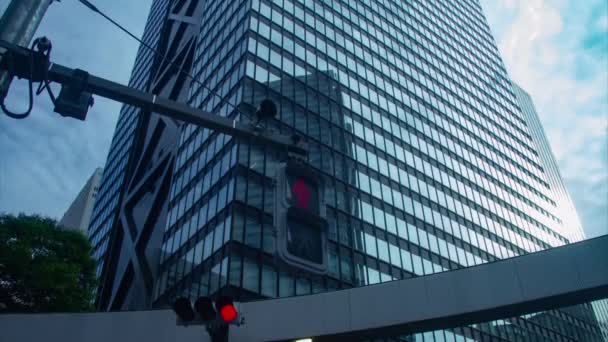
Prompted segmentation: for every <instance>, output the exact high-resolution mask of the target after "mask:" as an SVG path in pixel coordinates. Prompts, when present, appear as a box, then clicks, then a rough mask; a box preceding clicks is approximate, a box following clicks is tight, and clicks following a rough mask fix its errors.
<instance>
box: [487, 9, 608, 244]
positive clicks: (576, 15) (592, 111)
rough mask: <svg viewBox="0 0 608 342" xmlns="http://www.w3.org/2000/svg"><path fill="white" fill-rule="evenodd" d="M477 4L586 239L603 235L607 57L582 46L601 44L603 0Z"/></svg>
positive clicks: (607, 224)
mask: <svg viewBox="0 0 608 342" xmlns="http://www.w3.org/2000/svg"><path fill="white" fill-rule="evenodd" d="M482 5H483V7H484V10H485V11H486V14H487V17H488V21H489V24H490V27H491V28H492V31H493V34H494V35H495V38H496V41H497V43H498V46H499V50H500V51H501V53H502V56H503V59H504V62H505V65H506V66H507V69H508V70H509V73H510V76H511V77H512V79H513V80H514V81H515V82H516V83H518V84H519V85H521V86H522V87H523V88H524V89H526V90H527V91H528V92H529V93H530V95H531V96H532V98H533V100H534V103H535V106H536V109H537V111H538V113H539V116H540V117H541V121H542V122H543V126H544V127H545V131H546V133H547V136H548V138H549V142H550V144H551V147H552V149H553V151H554V153H555V155H556V158H557V159H558V163H559V166H560V169H561V172H562V175H563V177H564V179H565V180H566V182H567V186H568V188H569V189H570V191H571V193H572V195H573V198H574V201H575V204H576V206H577V208H578V210H579V214H581V215H580V216H582V220H583V226H584V227H585V229H586V232H587V235H588V236H596V235H601V234H606V233H608V221H606V220H605V217H606V216H605V215H603V214H601V213H602V212H606V211H608V192H606V189H607V187H606V183H607V182H608V176H607V174H608V161H607V159H606V158H605V153H606V145H607V144H608V70H607V68H606V65H608V51H605V50H606V49H605V48H604V49H601V48H600V49H597V48H595V47H593V46H587V45H586V44H589V41H590V39H591V38H590V37H595V36H599V37H605V35H606V33H607V32H606V24H605V22H606V20H608V8H607V7H606V6H605V4H604V3H603V0H598V1H595V0H594V1H582V2H581V1H550V0H527V1H524V0H520V1H504V0H503V1H493V0H483V1H482ZM598 14H599V16H598ZM505 17H507V18H510V19H511V20H508V21H507V20H505V19H504V18H505ZM596 17H597V18H598V19H594V18H596ZM590 22H591V23H596V24H595V25H589V23H590ZM604 39H605V38H604ZM600 214H601V215H600Z"/></svg>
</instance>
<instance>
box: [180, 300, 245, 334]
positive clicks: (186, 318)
mask: <svg viewBox="0 0 608 342" xmlns="http://www.w3.org/2000/svg"><path fill="white" fill-rule="evenodd" d="M173 311H174V312H175V314H176V315H177V324H178V325H206V326H207V327H211V326H213V327H225V326H227V325H228V324H239V321H238V318H239V313H238V311H237V309H236V307H235V306H234V302H233V301H232V298H230V297H227V296H220V297H218V299H217V300H216V302H215V305H214V303H213V301H212V300H211V298H209V297H200V298H198V299H197V300H196V301H195V302H194V306H193V305H192V303H191V302H190V299H188V298H184V297H180V298H177V299H176V300H175V302H173Z"/></svg>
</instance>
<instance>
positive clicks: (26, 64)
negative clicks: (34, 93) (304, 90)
mask: <svg viewBox="0 0 608 342" xmlns="http://www.w3.org/2000/svg"><path fill="white" fill-rule="evenodd" d="M0 48H4V49H6V52H5V53H4V55H3V57H2V63H0V71H8V72H9V73H10V74H11V75H12V76H17V77H20V78H25V79H29V80H31V81H32V82H47V81H48V82H56V83H59V84H61V85H62V86H64V87H69V93H71V94H73V93H76V94H77V96H76V97H77V98H78V94H84V93H90V94H96V95H99V96H102V97H105V98H108V99H111V100H115V101H118V102H122V103H124V104H128V105H131V106H136V107H140V108H142V109H143V112H144V113H146V112H147V113H152V112H154V113H157V114H161V115H165V116H168V117H170V118H172V119H175V120H179V121H182V122H186V123H191V124H194V125H198V126H202V127H206V128H209V129H212V130H215V131H218V132H222V133H225V134H228V135H232V136H234V137H239V138H246V139H252V140H253V141H256V142H260V143H264V144H270V145H273V146H275V147H279V148H283V149H284V150H286V151H287V152H289V153H294V154H297V155H303V156H306V155H307V150H306V148H305V147H304V146H302V144H299V143H298V141H299V139H298V138H297V137H296V136H288V135H282V134H278V133H276V132H268V131H265V130H263V129H260V128H258V126H255V125H253V124H250V123H243V122H239V121H236V120H234V119H230V118H227V117H222V116H219V115H216V114H212V113H209V112H205V111H203V110H200V109H197V108H192V107H190V106H188V105H186V104H183V103H178V102H175V101H172V100H169V99H166V98H163V97H160V96H157V95H154V94H150V93H147V92H143V91H140V90H137V89H135V88H131V87H128V86H125V85H122V84H119V83H116V82H112V81H109V80H106V79H103V78H100V77H97V76H94V75H90V74H89V73H87V72H86V71H83V70H80V69H71V68H68V67H65V66H62V65H59V64H54V63H51V62H50V60H49V58H48V55H45V54H44V53H42V52H38V51H34V50H32V49H27V48H23V47H21V46H18V45H16V44H12V43H10V42H7V41H1V40H0ZM62 92H63V90H62ZM60 97H61V94H60ZM76 101H78V100H76ZM86 106H87V107H88V103H87V104H86ZM55 111H57V112H59V113H60V114H62V115H64V116H70V117H75V118H78V119H80V120H84V119H85V116H86V111H85V113H84V114H83V113H79V114H73V113H70V112H65V111H59V110H58V108H57V102H56V107H55Z"/></svg>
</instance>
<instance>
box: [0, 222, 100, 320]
mask: <svg viewBox="0 0 608 342" xmlns="http://www.w3.org/2000/svg"><path fill="white" fill-rule="evenodd" d="M90 252H91V245H90V243H89V241H88V239H87V238H86V237H85V236H84V235H83V234H82V233H81V232H79V231H71V230H64V229H61V228H60V227H58V226H57V222H56V221H54V220H52V219H49V218H42V217H40V216H36V215H33V216H28V215H23V214H21V215H19V216H17V217H16V216H14V215H0V311H4V312H78V311H89V310H91V309H92V302H93V298H94V291H95V287H96V286H97V280H96V278H95V261H94V260H93V259H92V257H91V254H90Z"/></svg>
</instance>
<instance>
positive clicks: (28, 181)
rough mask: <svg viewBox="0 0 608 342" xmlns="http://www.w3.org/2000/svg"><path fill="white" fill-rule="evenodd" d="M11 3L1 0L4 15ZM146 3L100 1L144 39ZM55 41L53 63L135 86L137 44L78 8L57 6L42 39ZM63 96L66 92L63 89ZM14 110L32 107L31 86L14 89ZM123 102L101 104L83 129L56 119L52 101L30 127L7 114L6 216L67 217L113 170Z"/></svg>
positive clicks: (41, 102) (1, 178)
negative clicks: (109, 166)
mask: <svg viewBox="0 0 608 342" xmlns="http://www.w3.org/2000/svg"><path fill="white" fill-rule="evenodd" d="M8 3H9V1H8V0H0V10H1V11H4V9H5V8H6V6H7V5H8ZM150 3H151V1H150V0H146V1H118V0H112V1H103V2H102V1H98V2H97V3H96V5H97V6H98V7H99V8H100V9H102V10H104V11H105V12H106V13H107V14H109V15H110V16H111V17H112V18H114V19H115V20H117V21H118V22H120V23H123V24H124V26H126V27H127V28H129V29H130V30H131V31H132V32H134V33H135V34H136V35H141V34H142V32H143V28H144V25H145V20H146V18H147V14H148V11H149V8H150ZM42 35H45V36H47V37H48V38H49V39H51V41H52V42H53V51H52V60H53V61H54V62H55V63H59V64H64V65H66V66H69V67H73V68H82V69H84V70H87V71H89V72H90V73H92V74H95V75H97V76H101V77H104V78H108V79H111V80H113V81H117V82H120V83H127V82H128V79H129V76H130V73H131V68H132V65H133V61H134V59H135V54H136V52H137V43H136V42H135V41H134V40H133V39H131V38H130V37H128V36H126V35H125V34H124V33H122V32H121V31H119V30H118V29H116V28H115V27H113V26H111V24H110V23H108V22H107V21H105V20H104V19H103V18H101V17H100V16H99V15H96V14H95V13H93V12H91V11H90V10H88V9H87V8H86V7H84V6H83V5H81V4H79V3H78V2H77V1H63V2H55V3H53V4H52V5H51V6H50V8H49V11H48V13H47V15H46V16H45V18H44V20H43V22H42V24H41V26H40V28H39V30H38V32H37V34H36V36H42ZM54 89H55V94H57V93H58V92H59V88H58V87H55V88H54ZM7 103H8V105H9V106H10V108H14V109H15V110H17V109H19V110H21V109H23V108H25V107H26V104H27V91H26V87H25V82H24V81H17V82H14V84H13V86H12V88H11V92H10V94H9V97H8V99H7ZM120 107H121V105H120V104H119V103H116V102H113V101H109V100H105V99H103V98H100V97H96V98H95V106H94V107H93V108H92V109H91V110H90V111H89V114H88V117H87V120H86V121H84V122H82V121H78V120H74V119H69V118H63V117H61V116H60V115H58V114H56V113H54V112H53V109H52V104H51V103H50V100H48V98H47V97H46V95H44V96H40V97H37V98H36V99H35V107H34V110H33V111H32V114H31V115H30V117H28V118H27V119H26V120H13V119H10V118H8V117H6V116H4V115H3V114H2V115H0V155H1V156H2V162H1V163H0V212H11V213H17V212H26V213H39V214H43V215H46V216H50V217H54V218H60V217H61V216H62V215H63V213H64V212H65V210H66V209H67V208H68V206H69V205H70V203H71V201H73V200H74V198H75V197H76V195H77V194H78V192H79V191H80V189H81V187H82V186H83V185H84V184H85V182H86V180H87V179H88V177H90V176H91V174H92V173H93V171H94V169H95V168H96V167H98V166H103V165H104V164H105V160H106V156H107V153H108V149H109V146H110V142H111V138H112V134H113V132H114V127H115V125H116V120H117V118H118V113H119V111H120Z"/></svg>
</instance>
